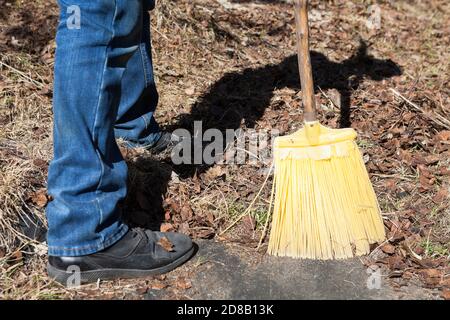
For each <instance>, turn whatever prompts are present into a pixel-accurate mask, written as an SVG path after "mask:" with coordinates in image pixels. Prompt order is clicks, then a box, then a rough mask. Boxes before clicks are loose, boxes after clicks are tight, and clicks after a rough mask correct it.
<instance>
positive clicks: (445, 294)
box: [442, 288, 450, 300]
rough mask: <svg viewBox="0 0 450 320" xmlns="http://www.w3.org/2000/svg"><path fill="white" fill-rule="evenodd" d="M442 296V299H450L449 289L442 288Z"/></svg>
mask: <svg viewBox="0 0 450 320" xmlns="http://www.w3.org/2000/svg"><path fill="white" fill-rule="evenodd" d="M442 298H443V299H444V300H450V289H447V288H446V289H444V290H442Z"/></svg>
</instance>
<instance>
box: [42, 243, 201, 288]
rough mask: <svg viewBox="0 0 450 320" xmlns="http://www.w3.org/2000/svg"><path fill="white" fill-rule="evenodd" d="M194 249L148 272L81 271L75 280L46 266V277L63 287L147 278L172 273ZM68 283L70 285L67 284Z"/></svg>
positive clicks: (121, 270) (71, 274)
mask: <svg viewBox="0 0 450 320" xmlns="http://www.w3.org/2000/svg"><path fill="white" fill-rule="evenodd" d="M194 251H195V247H192V248H191V249H190V250H189V251H187V252H186V253H185V254H184V255H182V256H181V257H179V258H178V259H177V260H175V261H172V262H171V263H169V264H168V265H165V266H162V267H158V268H155V269H149V270H139V269H96V270H90V271H82V272H79V273H78V278H76V276H75V275H76V273H75V272H68V271H66V270H61V269H58V268H55V267H54V266H52V265H50V264H49V263H48V264H47V273H48V276H49V277H50V278H52V279H54V280H55V281H57V282H59V283H61V284H63V285H65V286H71V284H72V283H73V285H72V286H77V285H80V284H86V283H92V282H97V281H98V280H99V279H100V280H114V279H119V278H121V279H132V278H142V277H148V276H154V275H159V274H163V273H167V272H169V271H172V270H173V269H175V268H177V267H179V266H180V265H182V264H183V263H185V262H186V261H188V260H189V259H190V258H191V257H192V256H193V254H194ZM69 281H70V282H71V284H69Z"/></svg>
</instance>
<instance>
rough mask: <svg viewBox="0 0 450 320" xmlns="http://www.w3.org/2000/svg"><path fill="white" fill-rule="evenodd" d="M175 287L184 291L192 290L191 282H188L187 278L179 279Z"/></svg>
mask: <svg viewBox="0 0 450 320" xmlns="http://www.w3.org/2000/svg"><path fill="white" fill-rule="evenodd" d="M175 286H176V287H177V288H179V289H183V290H187V289H190V288H192V284H191V282H190V281H188V280H186V279H185V278H178V280H177V282H176V283H175Z"/></svg>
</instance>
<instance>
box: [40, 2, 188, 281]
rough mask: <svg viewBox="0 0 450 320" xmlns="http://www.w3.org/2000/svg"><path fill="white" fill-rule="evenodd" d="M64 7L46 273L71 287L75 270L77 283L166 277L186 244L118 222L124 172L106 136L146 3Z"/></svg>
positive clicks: (170, 235)
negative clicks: (139, 277) (165, 242)
mask: <svg viewBox="0 0 450 320" xmlns="http://www.w3.org/2000/svg"><path fill="white" fill-rule="evenodd" d="M71 1H72V2H71V3H70V4H68V3H67V2H66V1H62V0H60V1H59V5H60V10H61V17H60V23H59V27H58V32H57V50H56V61H55V80H54V101H53V109H54V159H53V161H52V163H51V164H50V168H49V178H48V189H49V193H50V195H51V196H52V197H53V200H52V201H51V202H50V203H49V205H48V207H47V220H48V227H49V230H48V248H49V250H48V253H49V258H48V266H47V270H48V274H49V276H50V277H52V278H54V279H56V281H58V282H61V283H66V284H69V283H68V281H69V280H70V279H71V278H72V275H73V274H72V272H71V271H70V270H72V267H75V266H76V267H78V270H79V273H78V275H79V280H80V282H81V283H83V282H91V281H96V280H97V279H114V278H117V277H123V278H128V277H138V276H148V275H152V274H159V273H164V272H168V271H170V270H172V269H174V268H176V267H177V266H179V265H181V264H182V263H184V262H185V261H186V260H188V259H189V258H190V257H191V256H192V254H193V252H194V246H193V243H192V241H191V240H190V239H189V238H188V237H186V236H184V235H181V234H176V233H161V232H154V231H150V230H143V229H139V228H133V229H132V230H129V229H128V227H127V226H126V225H124V224H123V223H122V222H121V220H120V218H121V211H120V207H119V203H120V201H121V200H122V199H123V198H124V197H125V195H126V182H127V167H126V164H125V162H124V160H123V158H122V155H121V154H120V151H119V148H118V146H117V144H116V141H115V135H114V125H115V122H116V119H117V115H118V109H119V103H120V100H121V96H122V94H123V92H121V91H122V89H123V90H127V89H131V90H133V89H134V87H133V85H134V84H133V82H131V83H128V86H126V87H122V84H123V78H124V74H125V73H126V71H127V69H128V68H132V67H133V64H132V63H131V61H132V57H133V56H134V55H135V53H136V52H137V51H138V50H139V48H140V43H141V39H142V34H141V33H142V25H143V7H142V6H143V3H148V2H151V1H152V0H114V1H111V0H71ZM74 14H75V15H78V14H79V15H80V22H81V23H80V25H79V26H78V25H77V23H76V19H78V18H77V17H75V20H74V16H73V15H74ZM163 238H165V240H166V241H169V243H171V244H172V245H173V247H172V248H171V250H167V249H165V248H164V247H163V246H162V245H161V240H162V239H163Z"/></svg>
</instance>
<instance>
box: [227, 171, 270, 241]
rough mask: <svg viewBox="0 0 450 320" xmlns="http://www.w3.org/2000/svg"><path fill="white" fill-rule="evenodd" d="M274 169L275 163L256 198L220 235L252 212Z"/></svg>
mask: <svg viewBox="0 0 450 320" xmlns="http://www.w3.org/2000/svg"><path fill="white" fill-rule="evenodd" d="M272 169H273V163H272V165H271V166H270V169H269V172H268V173H267V176H266V179H265V180H264V182H263V184H262V186H261V189H259V191H258V193H257V194H256V196H255V198H254V199H253V200H252V202H251V203H250V205H249V206H248V207H247V209H245V211H244V212H243V213H242V214H241V215H240V216H239V217H237V218H236V220H234V221H233V222H232V223H231V224H230V225H229V226H228V227H226V228H225V230H223V231H222V232H221V233H220V234H219V235H220V236H221V235H223V234H224V233H225V232H227V231H228V230H230V229H231V228H232V227H234V226H235V225H236V223H238V222H239V221H240V220H241V219H242V218H243V217H245V216H246V215H247V214H248V213H249V212H250V210H251V209H252V207H253V205H254V204H255V202H256V200H257V199H258V198H259V195H260V194H261V192H262V191H263V189H264V187H265V186H266V184H267V181H268V180H269V177H270V172H271V171H272Z"/></svg>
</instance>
